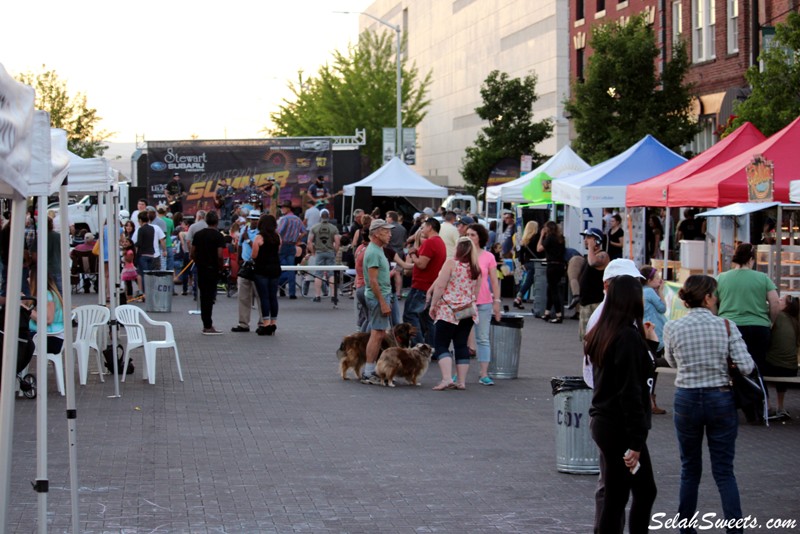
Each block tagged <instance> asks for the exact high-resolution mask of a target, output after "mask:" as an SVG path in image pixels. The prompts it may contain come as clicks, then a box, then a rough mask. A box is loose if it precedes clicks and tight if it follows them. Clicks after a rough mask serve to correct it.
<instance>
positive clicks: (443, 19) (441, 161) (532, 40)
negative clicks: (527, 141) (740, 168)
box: [360, 0, 569, 187]
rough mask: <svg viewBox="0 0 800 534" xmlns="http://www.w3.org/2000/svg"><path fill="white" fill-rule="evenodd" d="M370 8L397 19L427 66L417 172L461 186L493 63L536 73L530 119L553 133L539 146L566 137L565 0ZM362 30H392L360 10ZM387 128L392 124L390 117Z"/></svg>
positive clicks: (424, 1) (467, 0)
mask: <svg viewBox="0 0 800 534" xmlns="http://www.w3.org/2000/svg"><path fill="white" fill-rule="evenodd" d="M366 12H367V13H369V14H370V15H373V16H375V17H378V18H380V19H382V20H384V21H386V22H388V23H391V24H399V25H400V26H401V28H402V31H403V34H404V36H405V37H406V38H407V48H406V50H405V53H406V54H407V55H408V59H409V60H410V61H411V62H414V63H416V65H417V67H418V69H419V72H420V75H421V76H424V75H425V74H426V73H427V72H428V71H432V83H431V86H430V94H429V97H430V100H431V105H430V106H429V108H428V114H427V116H426V117H425V119H424V120H423V121H422V123H420V124H419V125H418V126H417V128H416V133H417V154H416V156H417V164H416V166H415V169H416V170H417V172H419V173H421V174H423V175H425V176H427V177H428V178H430V179H431V180H432V181H434V182H436V183H438V184H440V185H444V186H451V187H453V186H462V185H463V184H464V181H463V179H462V178H461V175H460V173H459V169H460V168H461V165H462V160H463V158H464V154H465V149H466V148H467V147H468V146H471V145H473V144H474V142H475V139H476V137H477V135H478V132H479V131H480V129H481V127H483V126H484V121H482V120H481V119H480V118H479V117H478V115H477V114H476V113H475V108H476V107H478V106H480V105H481V103H482V101H481V96H480V87H481V84H482V83H483V81H484V80H485V79H486V77H487V75H488V74H489V73H490V72H491V71H493V70H499V71H502V72H506V73H508V74H509V76H511V77H515V78H516V77H524V76H526V75H528V74H532V73H533V74H536V76H537V77H538V83H537V85H536V92H537V94H538V96H539V100H538V101H537V102H536V103H535V104H534V107H533V111H534V120H537V121H538V120H542V119H545V118H549V119H552V120H553V124H554V129H553V136H552V137H551V138H550V139H548V140H546V141H544V142H543V143H541V144H540V145H538V146H537V147H536V149H537V151H539V152H540V153H541V154H545V155H552V154H555V152H556V151H557V150H558V149H560V148H561V147H563V146H564V145H566V144H567V143H568V142H569V125H568V122H567V120H566V119H565V117H564V113H563V107H564V106H563V102H564V100H565V99H566V98H567V97H568V95H569V57H568V54H569V46H568V38H569V31H568V3H567V2H566V1H564V0H538V1H536V2H531V1H529V0H377V1H376V2H374V3H373V4H371V5H370V6H369V7H368V8H367V10H366ZM360 24H361V25H360V30H361V31H363V30H365V29H370V30H373V31H381V29H385V30H387V31H390V30H389V29H388V28H385V26H383V25H381V24H380V23H378V22H376V21H374V20H372V19H370V18H368V17H363V16H362V17H361V23H360ZM386 126H387V127H391V126H393V125H392V124H387V125H386Z"/></svg>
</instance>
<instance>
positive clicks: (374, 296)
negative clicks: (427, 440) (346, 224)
mask: <svg viewBox="0 0 800 534" xmlns="http://www.w3.org/2000/svg"><path fill="white" fill-rule="evenodd" d="M392 228H394V225H393V224H389V223H387V222H386V221H384V220H383V219H374V220H373V221H372V223H371V224H370V225H369V245H367V250H366V251H365V252H364V274H365V276H364V278H365V279H366V281H367V287H366V289H365V290H364V296H365V298H366V301H367V309H368V310H369V320H370V326H369V328H370V332H369V341H368V342H367V364H366V366H365V368H364V374H363V375H361V383H362V384H373V385H381V383H382V381H381V379H380V378H378V376H377V375H376V374H375V362H376V361H378V355H379V354H380V351H381V343H382V342H383V338H384V337H385V336H386V329H387V328H389V315H390V314H391V312H392V308H391V306H390V305H389V302H390V300H389V298H390V296H391V292H392V286H391V283H390V281H389V261H388V260H387V259H386V255H385V254H384V252H383V247H385V246H386V245H388V244H389V240H391V238H392V231H391V230H392Z"/></svg>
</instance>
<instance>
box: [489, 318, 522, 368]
mask: <svg viewBox="0 0 800 534" xmlns="http://www.w3.org/2000/svg"><path fill="white" fill-rule="evenodd" d="M524 323H525V320H524V318H523V316H522V315H515V314H507V313H506V314H503V315H502V316H501V317H500V320H499V321H496V320H495V319H494V317H492V326H491V328H490V330H489V344H490V346H491V349H492V361H491V362H490V363H489V374H490V375H491V376H492V377H493V378H500V379H504V378H517V375H518V374H519V352H520V348H521V346H522V326H523V324H524Z"/></svg>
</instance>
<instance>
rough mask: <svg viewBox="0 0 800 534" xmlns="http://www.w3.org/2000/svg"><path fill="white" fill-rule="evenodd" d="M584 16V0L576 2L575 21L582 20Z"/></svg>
mask: <svg viewBox="0 0 800 534" xmlns="http://www.w3.org/2000/svg"><path fill="white" fill-rule="evenodd" d="M583 18H584V16H583V0H576V2H575V20H582V19H583Z"/></svg>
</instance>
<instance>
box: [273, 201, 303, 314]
mask: <svg viewBox="0 0 800 534" xmlns="http://www.w3.org/2000/svg"><path fill="white" fill-rule="evenodd" d="M277 230H278V234H280V236H281V248H280V250H279V251H278V256H279V257H280V261H281V265H294V258H295V256H296V247H297V242H298V241H299V240H300V237H302V235H303V234H305V232H306V227H305V226H303V221H301V220H300V217H298V216H297V215H295V214H294V212H293V211H292V201H291V200H284V201H283V202H282V203H281V218H280V219H278V229H277ZM294 278H295V272H294V271H284V272H282V273H281V277H280V279H279V281H278V284H279V285H280V287H286V285H288V290H289V299H291V300H294V299H296V298H297V295H296V293H297V287H296V286H295V283H294Z"/></svg>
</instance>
